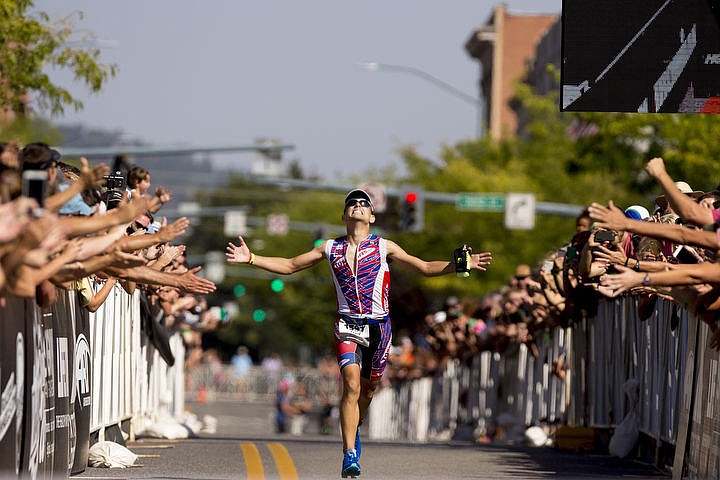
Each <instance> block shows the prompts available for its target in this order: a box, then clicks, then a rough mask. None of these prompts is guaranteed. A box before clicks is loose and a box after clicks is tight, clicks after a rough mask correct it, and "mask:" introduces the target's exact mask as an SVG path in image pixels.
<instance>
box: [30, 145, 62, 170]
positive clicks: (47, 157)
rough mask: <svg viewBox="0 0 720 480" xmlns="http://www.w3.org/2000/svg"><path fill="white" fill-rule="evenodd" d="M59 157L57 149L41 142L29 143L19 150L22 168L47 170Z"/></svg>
mask: <svg viewBox="0 0 720 480" xmlns="http://www.w3.org/2000/svg"><path fill="white" fill-rule="evenodd" d="M60 157H61V155H60V153H59V152H58V151H57V150H53V149H52V148H50V147H49V146H48V144H47V143H42V142H35V143H29V144H27V145H25V147H24V148H23V149H22V150H20V160H21V161H22V169H23V170H47V169H49V168H50V167H52V166H53V163H57V161H58V160H60Z"/></svg>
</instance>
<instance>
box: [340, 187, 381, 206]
mask: <svg viewBox="0 0 720 480" xmlns="http://www.w3.org/2000/svg"><path fill="white" fill-rule="evenodd" d="M354 199H358V200H367V201H368V202H370V209H371V210H375V207H374V206H373V203H372V198H370V195H368V193H367V192H366V191H365V190H363V189H361V188H356V189H355V190H350V192H349V193H348V194H347V195H346V196H345V205H347V203H348V201H350V200H354Z"/></svg>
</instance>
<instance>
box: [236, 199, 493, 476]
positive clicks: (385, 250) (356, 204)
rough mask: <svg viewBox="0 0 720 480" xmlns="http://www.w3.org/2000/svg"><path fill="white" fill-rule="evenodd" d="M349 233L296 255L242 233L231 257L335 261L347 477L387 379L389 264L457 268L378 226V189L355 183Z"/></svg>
mask: <svg viewBox="0 0 720 480" xmlns="http://www.w3.org/2000/svg"><path fill="white" fill-rule="evenodd" d="M342 219H343V221H344V222H345V225H346V231H347V234H346V235H345V236H342V237H338V238H335V239H330V240H325V241H324V242H323V243H322V244H320V245H318V246H316V247H315V248H313V249H312V250H310V251H309V252H306V253H303V254H300V255H298V256H296V257H293V258H283V257H262V256H260V255H255V254H254V253H251V252H250V250H249V249H248V247H247V244H246V243H245V242H244V241H243V239H242V237H238V238H239V245H234V244H233V243H229V244H228V247H227V253H226V256H227V260H228V261H229V262H233V263H248V264H251V265H255V266H257V267H260V268H262V269H264V270H267V271H270V272H273V273H278V274H286V275H287V274H291V273H295V272H298V271H300V270H304V269H306V268H310V267H312V266H313V265H315V264H317V263H318V262H320V261H321V260H323V258H327V259H328V261H329V262H330V267H331V271H332V277H333V282H334V284H335V293H336V295H337V303H338V316H337V318H336V319H335V352H336V355H337V360H338V364H339V365H340V370H341V373H342V379H343V395H342V400H341V402H340V427H341V430H342V440H343V462H342V472H341V473H342V477H343V478H345V477H357V476H359V475H360V463H359V459H360V448H361V445H360V430H359V424H360V423H361V421H362V418H363V417H364V416H365V413H366V412H367V409H368V406H369V405H370V401H371V400H372V396H373V392H374V391H375V389H376V387H377V385H378V383H379V382H380V379H381V378H382V375H383V371H384V370H385V365H386V363H387V357H388V351H389V348H390V340H391V338H392V332H391V325H390V316H389V306H388V295H389V292H390V269H389V263H390V262H395V263H397V264H398V265H399V266H401V267H403V268H404V269H406V270H409V271H411V272H415V273H418V274H421V275H424V276H426V277H431V276H438V275H445V274H448V273H454V272H455V265H454V263H453V262H449V261H431V262H427V261H425V260H422V259H420V258H418V257H415V256H413V255H410V254H408V253H407V252H405V250H403V249H402V248H400V246H398V245H397V244H396V243H395V242H393V241H391V240H387V239H384V238H381V237H379V236H377V235H375V234H371V233H370V224H372V223H373V222H375V215H374V208H373V205H372V200H371V198H370V195H368V194H367V192H365V191H364V190H361V189H356V190H352V191H351V192H350V193H348V194H347V196H346V197H345V210H344V211H343V216H342ZM491 261H492V254H491V253H490V252H483V253H479V254H472V255H471V256H470V262H469V263H470V265H469V267H470V268H474V269H478V270H485V266H486V265H489V264H490V262H491Z"/></svg>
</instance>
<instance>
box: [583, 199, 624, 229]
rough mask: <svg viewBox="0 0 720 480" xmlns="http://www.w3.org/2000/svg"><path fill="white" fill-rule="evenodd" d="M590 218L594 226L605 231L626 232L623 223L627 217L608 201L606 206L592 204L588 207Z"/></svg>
mask: <svg viewBox="0 0 720 480" xmlns="http://www.w3.org/2000/svg"><path fill="white" fill-rule="evenodd" d="M588 211H589V212H590V217H591V218H592V219H593V220H595V226H596V227H600V228H604V229H607V230H627V228H626V227H627V226H626V225H625V222H626V220H627V217H625V214H624V213H623V211H622V210H620V209H619V208H618V207H616V206H615V203H614V202H613V201H612V200H610V201H609V202H608V206H607V207H606V206H605V205H601V204H599V203H595V202H593V203H592V204H591V205H590V206H589V207H588Z"/></svg>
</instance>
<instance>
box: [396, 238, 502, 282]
mask: <svg viewBox="0 0 720 480" xmlns="http://www.w3.org/2000/svg"><path fill="white" fill-rule="evenodd" d="M387 252H388V258H389V259H391V260H392V261H393V262H397V264H398V265H400V266H401V267H402V268H404V269H406V270H409V271H411V272H415V273H417V274H420V275H423V276H425V277H436V276H440V275H447V274H449V273H454V272H455V264H454V263H453V262H446V261H442V260H435V261H430V262H428V261H425V260H422V259H421V258H418V257H416V256H414V255H410V254H409V253H407V252H406V251H405V250H403V249H402V248H401V247H400V246H399V245H398V244H397V243H395V242H393V241H391V240H388V242H387ZM491 262H492V253H490V252H481V253H473V254H471V255H470V265H468V267H469V268H471V269H476V270H483V271H484V270H487V268H485V267H486V266H487V265H490V263H491Z"/></svg>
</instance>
